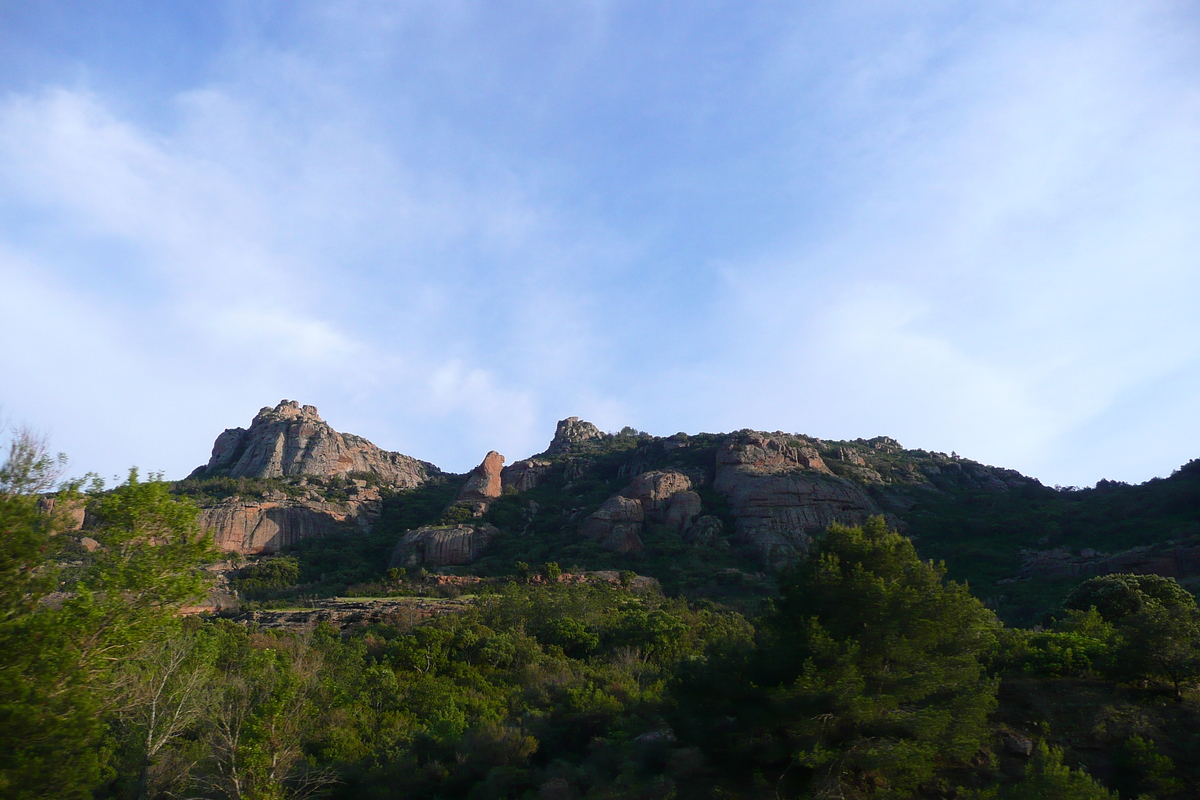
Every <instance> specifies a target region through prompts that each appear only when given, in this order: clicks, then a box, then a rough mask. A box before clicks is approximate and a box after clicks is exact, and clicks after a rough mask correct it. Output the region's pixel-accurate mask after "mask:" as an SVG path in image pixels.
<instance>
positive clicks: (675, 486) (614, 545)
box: [190, 400, 1032, 569]
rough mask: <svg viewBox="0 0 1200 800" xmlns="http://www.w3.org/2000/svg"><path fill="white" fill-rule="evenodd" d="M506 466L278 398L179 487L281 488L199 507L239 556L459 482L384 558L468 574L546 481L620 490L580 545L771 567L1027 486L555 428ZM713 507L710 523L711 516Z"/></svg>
mask: <svg viewBox="0 0 1200 800" xmlns="http://www.w3.org/2000/svg"><path fill="white" fill-rule="evenodd" d="M504 462H505V459H504V456H502V455H500V454H499V453H497V452H495V451H492V452H490V453H488V454H487V455H486V456H485V457H484V459H483V461H482V462H481V463H480V465H479V466H478V467H476V468H475V469H474V470H473V471H472V472H471V473H469V474H468V475H466V476H465V478H464V477H461V476H454V475H450V474H447V473H444V472H442V471H441V470H440V469H438V468H437V467H436V466H434V465H433V464H430V463H428V462H424V461H420V460H418V459H416V458H413V457H411V456H406V455H403V454H400V453H395V452H389V451H385V450H382V449H381V448H379V447H377V446H375V445H374V444H372V443H371V442H369V441H367V440H366V439H363V438H362V437H359V436H355V435H353V434H348V433H340V432H338V431H336V430H334V429H333V428H332V427H331V426H330V425H329V424H328V423H326V422H325V421H324V420H323V419H321V417H320V416H319V414H318V412H317V409H316V408H315V407H314V406H310V405H301V404H300V403H298V402H296V401H293V400H284V401H281V402H280V403H279V404H278V405H276V406H275V407H273V408H272V407H266V408H263V409H262V410H260V411H259V412H258V414H257V415H256V416H255V418H254V420H253V421H252V423H251V424H250V426H249V428H231V429H228V430H226V431H224V432H223V433H222V434H220V435H219V436H218V437H217V439H216V442H215V443H214V445H213V450H212V455H211V457H210V459H209V461H208V463H207V464H205V465H204V466H202V467H200V468H198V469H197V470H195V472H193V473H192V476H191V478H190V480H193V481H197V482H200V483H202V484H203V483H205V482H208V483H212V482H214V481H216V482H219V481H221V480H222V479H248V480H254V481H276V482H282V484H281V485H282V489H279V488H275V489H272V490H270V491H266V492H264V493H261V494H260V495H259V496H257V497H246V496H242V495H238V494H235V495H233V496H229V497H224V498H221V499H216V500H213V501H208V502H202V514H201V524H202V526H203V527H204V528H205V529H207V530H208V531H210V532H211V533H212V534H213V537H214V540H215V541H216V543H217V545H218V546H219V547H221V548H222V549H225V550H229V551H234V552H239V553H242V554H248V555H249V554H263V553H272V552H276V551H278V550H280V549H283V548H286V547H289V546H292V545H294V544H295V543H297V542H299V541H301V540H305V539H309V538H313V537H322V536H328V535H332V534H336V533H347V532H352V531H355V530H359V531H363V532H366V531H369V530H370V529H371V528H372V526H373V524H374V522H375V520H376V519H377V518H378V516H379V513H380V508H381V504H382V502H383V500H384V498H385V495H387V496H392V495H394V493H395V492H402V491H405V490H414V489H417V488H419V487H421V486H423V485H426V484H427V483H429V482H431V481H433V482H445V481H461V485H460V487H459V489H458V491H457V494H456V495H455V498H454V500H453V502H452V503H451V504H450V505H449V506H448V508H447V510H446V513H445V514H444V515H443V519H442V520H440V521H434V522H435V523H436V524H432V525H425V526H418V527H416V528H413V529H411V530H409V531H406V532H405V533H404V536H403V537H401V539H400V540H399V541H398V542H397V544H396V552H395V553H393V556H392V558H391V561H392V562H393V563H394V564H399V563H404V564H410V565H411V564H415V563H426V564H429V565H431V566H435V567H438V566H449V565H465V564H470V563H473V562H475V561H476V560H478V559H479V558H480V557H481V556H482V555H483V554H484V553H485V552H486V551H487V549H488V546H489V544H490V543H491V541H492V540H493V539H494V538H495V537H496V536H497V535H502V534H504V533H505V531H504V527H505V526H503V525H501V526H499V527H497V526H496V525H495V524H494V521H492V520H489V519H485V517H486V516H487V515H488V512H489V509H490V508H492V506H493V505H494V504H496V503H497V501H499V500H500V499H501V498H502V497H505V496H509V495H522V494H525V493H529V492H531V491H534V490H536V489H537V488H538V487H540V486H542V485H543V484H545V483H546V482H547V481H552V482H556V485H560V486H561V491H562V492H563V493H565V494H567V495H569V494H570V493H571V492H572V491H573V490H576V491H577V490H578V488H579V487H589V488H591V487H595V486H596V485H597V484H599V483H600V482H608V483H612V482H613V481H614V480H619V481H621V482H622V484H623V485H622V486H620V487H614V491H612V493H611V494H610V495H609V496H608V497H607V499H603V500H601V501H600V502H598V503H596V504H595V506H594V507H580V508H577V509H575V510H573V511H571V512H569V513H568V519H567V527H570V528H571V529H572V530H573V531H574V532H575V535H576V536H577V538H578V539H580V540H587V541H591V542H593V543H595V544H596V545H598V546H599V547H600V548H601V549H602V550H605V551H609V552H613V553H617V554H638V553H641V552H643V551H644V550H645V547H646V545H645V542H644V541H643V536H644V534H645V533H646V532H647V531H648V530H654V531H668V532H670V533H671V534H673V535H678V536H680V537H682V538H683V539H684V540H685V541H688V542H692V543H694V544H695V545H696V546H699V547H718V548H720V547H725V548H739V549H740V550H741V551H744V552H746V553H750V554H753V557H754V558H755V559H756V560H757V561H758V562H759V563H760V564H761V565H762V566H763V567H766V568H768V569H779V568H781V567H783V566H785V565H787V564H788V563H790V562H792V561H794V560H795V559H796V558H802V557H803V556H804V555H805V553H806V552H807V550H808V545H809V542H810V540H811V537H812V535H814V534H815V533H817V532H819V531H821V530H823V529H824V528H826V527H827V526H828V525H829V524H831V523H834V522H840V523H844V524H858V523H861V522H862V521H864V520H865V519H866V518H867V517H868V516H871V515H873V514H879V513H888V514H891V515H892V516H893V518H894V521H895V523H896V524H899V525H902V524H903V522H902V521H901V520H900V519H899V518H898V517H895V513H894V512H895V511H896V510H897V509H902V508H904V507H905V506H906V504H911V496H912V494H913V492H918V493H919V492H921V491H938V488H937V486H936V485H935V484H936V482H937V481H938V480H940V481H942V482H945V481H946V480H948V479H952V480H957V481H958V482H960V483H961V482H966V483H972V482H974V485H976V486H978V487H982V488H985V489H989V490H993V491H1006V490H1007V489H1008V488H1009V487H1010V486H1020V485H1024V484H1025V483H1027V482H1029V481H1031V480H1032V479H1029V478H1025V477H1024V476H1020V475H1018V474H1017V473H1013V472H1011V471H1007V470H997V469H995V468H990V467H983V466H982V465H978V464H975V463H974V462H968V461H965V460H963V459H957V458H950V457H946V456H943V455H941V454H936V453H933V454H927V453H922V452H921V451H906V450H904V449H903V448H902V447H901V446H900V445H899V443H897V442H895V440H893V439H890V438H887V437H877V438H875V439H870V440H857V441H856V442H836V443H827V442H824V441H822V440H820V439H815V438H812V437H807V436H802V435H798V434H788V433H783V432H779V431H777V432H774V433H764V432H756V431H748V430H743V431H738V432H735V433H732V434H728V435H721V434H699V435H697V436H689V435H687V434H683V433H679V434H675V435H674V436H670V437H654V436H650V435H648V434H641V433H637V432H634V431H633V430H632V429H626V430H625V431H622V432H621V433H618V434H611V433H604V432H603V431H601V430H599V429H598V428H597V427H596V426H595V425H593V424H591V423H589V422H586V421H584V420H581V419H579V418H578V417H568V418H567V419H564V420H562V421H560V422H559V423H558V425H557V427H556V430H555V434H554V437H553V439H552V440H551V442H550V444H549V446H548V447H547V448H546V450H545V451H544V452H543V453H541V454H539V455H537V456H533V457H531V458H527V459H523V460H520V461H517V462H515V463H513V464H511V465H508V466H505V464H504ZM592 490H593V491H594V490H595V489H594V488H593V489H592ZM704 493H706V494H704ZM705 496H707V497H708V500H707V501H706V500H705ZM713 503H717V504H718V505H720V506H721V509H720V512H721V513H717V511H718V510H717V509H716V508H715V507H713V508H709V506H712V505H713ZM533 505H534V506H536V505H537V504H536V502H534V503H533ZM533 513H535V514H536V513H537V512H536V511H535V512H533ZM722 515H723V516H722ZM723 517H724V518H723ZM525 527H526V528H528V526H525Z"/></svg>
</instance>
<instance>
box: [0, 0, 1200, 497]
mask: <svg viewBox="0 0 1200 800" xmlns="http://www.w3.org/2000/svg"><path fill="white" fill-rule="evenodd" d="M214 18H217V17H216V16H215V17H214ZM219 20H220V24H219V25H216V27H215V28H214V29H215V30H217V31H218V32H219V35H218V36H216V37H215V38H213V39H212V40H211V41H208V42H207V44H206V47H207V48H208V50H206V51H205V55H204V58H203V60H202V61H201V62H198V63H201V66H198V67H197V66H193V68H192V69H191V70H190V71H189V72H187V74H186V75H184V74H183V73H182V72H181V73H180V75H179V76H178V78H177V80H175V82H174V83H172V82H171V76H166V77H162V78H161V79H159V80H158V82H157V83H155V84H154V85H155V86H158V87H160V89H159V91H160V93H159V94H156V95H153V96H150V97H140V96H137V95H135V94H134V93H133V92H132V90H130V91H129V92H124V93H123V92H122V91H121V90H120V87H122V86H124V85H128V86H135V85H136V86H139V87H143V86H146V85H147V84H146V83H145V82H139V81H136V80H134V78H133V77H132V76H131V73H130V72H129V71H130V70H135V69H141V70H145V69H147V68H148V67H147V62H146V61H145V60H144V58H141V57H140V56H138V55H137V54H136V53H131V54H129V55H128V56H127V57H126V58H125V59H124V60H121V59H117V61H116V62H112V59H113V58H114V57H112V56H106V58H108V59H109V61H105V62H104V63H105V64H108V66H106V67H104V69H107V70H108V71H107V72H105V71H103V70H102V68H101V67H99V66H94V67H92V69H93V72H92V73H91V74H92V77H91V78H88V79H80V80H79V82H78V83H75V84H63V83H62V81H61V80H58V81H57V82H55V81H51V80H49V79H48V80H47V81H46V82H45V84H44V85H42V86H41V87H40V88H37V89H23V90H22V91H19V92H10V93H9V94H7V95H6V96H4V97H3V98H2V99H0V207H2V208H3V209H4V214H3V215H2V217H0V270H3V273H2V274H3V275H4V279H5V287H6V289H8V288H9V287H12V288H11V290H10V291H6V292H5V296H4V298H3V300H0V302H3V303H4V304H5V305H4V308H5V309H6V311H7V313H6V314H5V316H4V318H3V320H0V332H2V333H3V335H5V336H7V337H9V340H10V341H11V340H20V337H21V334H22V331H23V330H27V329H28V327H29V326H35V325H37V324H38V321H39V320H44V321H47V324H48V325H49V326H50V327H51V328H52V329H53V330H52V331H51V332H49V333H48V334H47V335H45V336H43V337H41V338H39V339H35V340H34V341H32V342H29V343H28V344H27V345H26V346H25V347H24V348H22V352H21V353H6V354H0V369H3V370H5V371H7V372H8V374H10V375H13V376H14V380H12V382H11V383H10V384H9V385H6V386H4V387H3V393H4V395H5V396H4V398H3V400H4V401H5V407H6V410H7V411H8V412H9V413H10V414H13V415H18V416H20V415H26V416H28V417H29V418H30V419H29V421H30V422H32V423H34V424H38V425H41V426H43V427H47V428H51V429H54V430H69V434H68V435H67V436H66V438H64V439H62V440H56V446H58V447H61V448H62V449H67V450H70V451H72V452H73V454H74V455H75V456H76V458H77V460H78V461H80V462H81V463H82V464H83V465H84V466H96V467H98V468H101V469H102V470H104V471H114V470H116V469H118V468H119V467H120V466H122V465H125V464H128V463H133V462H138V463H142V464H143V465H145V466H148V467H152V466H154V467H162V468H166V469H168V470H169V471H171V472H173V473H175V474H178V473H179V472H182V471H186V469H188V468H190V467H191V466H193V465H194V464H195V463H199V462H200V461H203V460H204V456H205V454H206V450H207V446H208V444H209V441H210V440H211V438H212V436H213V435H214V434H215V433H216V432H217V431H219V430H220V429H221V428H223V427H225V426H228V425H234V424H245V422H246V420H248V419H249V417H250V415H252V414H253V412H254V410H255V409H257V408H258V407H259V406H261V405H262V404H264V403H268V402H275V401H276V400H277V399H279V398H280V397H285V396H286V397H292V398H296V399H301V400H304V401H305V402H312V403H315V404H317V405H319V406H320V407H321V410H322V412H323V413H324V414H325V415H326V417H327V418H330V419H331V421H333V422H334V423H335V424H337V425H338V426H339V427H341V428H343V429H349V430H354V431H355V432H357V433H361V434H363V435H367V436H369V437H370V438H373V439H375V440H376V441H377V442H378V443H379V444H381V445H383V446H385V447H391V448H395V449H401V450H404V451H405V452H409V453H412V454H413V455H417V456H419V457H422V458H427V459H430V460H434V461H436V462H438V463H439V464H442V465H443V466H447V467H450V468H457V469H466V468H468V467H470V466H471V465H473V464H474V463H476V462H477V461H478V460H479V458H480V457H482V455H483V453H484V452H486V450H488V449H491V448H497V449H501V450H502V451H504V452H506V455H509V456H510V458H511V457H517V456H522V455H525V454H528V453H530V452H533V451H535V450H538V449H541V447H543V446H544V445H545V443H546V440H547V438H548V436H549V434H550V433H551V432H552V426H553V422H554V420H555V419H556V418H558V417H561V416H566V415H567V414H570V413H578V414H582V415H584V416H590V417H592V418H594V420H595V421H596V422H598V423H599V424H601V425H602V426H603V427H608V428H616V427H620V426H621V425H623V424H626V423H629V424H633V425H635V426H638V427H643V428H647V429H651V430H655V431H656V432H659V433H672V432H674V431H675V430H679V429H681V428H682V429H685V430H701V429H707V430H714V429H729V428H738V427H743V426H754V427H767V428H772V429H774V428H790V429H794V430H800V431H805V432H808V433H812V434H814V435H824V436H830V437H833V436H839V437H840V436H859V435H862V436H870V435H875V434H879V433H887V434H890V435H893V436H897V437H898V438H900V439H901V440H902V441H903V442H904V443H905V444H908V445H910V446H921V447H931V448H938V449H943V450H950V449H955V450H958V451H959V452H962V453H965V454H967V455H970V456H972V457H976V458H980V459H983V460H987V461H992V462H995V463H1001V464H1005V465H1008V466H1014V467H1018V468H1021V469H1024V470H1026V471H1029V472H1032V473H1034V474H1036V475H1038V476H1040V477H1043V478H1045V479H1046V480H1048V481H1050V482H1052V483H1085V482H1087V483H1090V482H1092V481H1094V480H1095V479H1097V478H1099V477H1104V476H1108V477H1118V478H1126V479H1142V478H1145V477H1149V476H1150V475H1151V474H1155V473H1161V472H1163V471H1165V470H1166V469H1169V468H1170V467H1171V466H1172V465H1174V464H1177V463H1179V462H1181V461H1183V460H1185V459H1186V458H1189V457H1192V456H1195V455H1198V454H1200V452H1198V450H1197V444H1198V443H1200V439H1198V437H1197V434H1200V423H1192V422H1190V421H1189V420H1190V418H1191V417H1193V416H1194V415H1184V414H1181V413H1179V406H1178V405H1177V404H1173V403H1170V402H1165V401H1164V399H1163V393H1164V392H1165V393H1168V394H1174V393H1179V392H1184V391H1192V390H1193V389H1195V388H1200V386H1197V385H1196V384H1198V383H1200V375H1197V370H1196V365H1197V364H1198V363H1200V344H1197V342H1200V336H1198V335H1197V334H1200V322H1197V321H1196V316H1195V314H1194V311H1193V309H1194V306H1195V303H1196V301H1197V299H1200V263H1198V262H1197V258H1198V257H1197V256H1196V255H1195V254H1196V253H1198V252H1200V247H1198V245H1200V215H1198V214H1197V213H1196V212H1197V210H1198V209H1200V189H1198V188H1197V187H1200V156H1198V155H1197V154H1196V151H1195V142H1196V141H1198V140H1200V104H1197V102H1196V100H1197V93H1198V90H1197V89H1196V86H1197V83H1196V80H1195V78H1196V73H1197V67H1198V66H1200V57H1198V56H1196V53H1197V52H1200V48H1198V47H1197V46H1196V45H1197V41H1196V40H1197V32H1198V29H1197V25H1196V20H1195V19H1194V18H1193V17H1192V16H1190V15H1189V13H1188V11H1187V9H1185V8H1182V7H1180V6H1178V5H1173V4H1171V3H1165V2H1164V3H1148V4H1139V5H1136V6H1131V5H1129V4H1119V3H1100V4H1095V3H1089V4H1084V3H1075V2H1057V3H1049V4H1047V3H1024V4H1022V3H1017V4H1006V5H1004V6H1002V7H1001V6H980V5H978V4H969V3H955V2H939V3H932V2H931V3H916V4H913V3H862V4H851V5H843V6H838V7H836V8H834V7H793V6H788V5H786V4H776V3H772V2H763V3H753V4H750V6H747V7H744V8H741V9H740V10H739V11H738V12H737V13H732V12H730V11H728V10H726V9H724V8H722V7H719V6H705V7H704V8H701V9H693V8H689V9H687V10H686V11H685V10H683V9H681V8H677V9H672V8H669V7H664V8H661V9H657V10H656V9H650V8H647V7H644V6H638V5H636V4H626V3H611V2H599V3H597V2H592V3H568V4H542V5H538V6H535V7H532V8H531V9H529V10H528V11H527V13H526V14H523V15H521V16H520V17H517V16H515V15H512V14H510V13H507V12H505V13H500V12H499V11H497V10H496V9H490V8H488V7H486V6H483V7H481V6H477V5H471V4H463V3H427V4H420V3H417V4H407V5H404V6H396V5H395V4H387V3H375V2H356V3H327V2H305V3H296V4H286V5H283V4H281V5H278V6H264V7H261V8H257V7H256V8H254V9H250V8H248V7H244V6H240V5H230V6H229V7H228V8H225V9H224V10H223V11H222V12H221V14H220V15H219ZM185 29H186V26H181V27H180V30H181V31H182V30H185ZM78 58H79V59H80V60H81V61H82V62H83V63H85V64H89V66H90V63H89V61H88V59H89V58H90V56H89V54H88V53H80V54H79V56H78ZM93 60H96V59H93ZM110 62H112V63H117V62H119V64H118V66H112V64H111V63H110ZM96 63H99V60H96ZM121 69H125V70H127V72H126V73H124V74H122V73H121V72H120V70H121ZM83 74H88V73H87V72H86V71H85V72H84V73H83ZM162 86H170V87H171V88H170V91H165V90H162V89H161V87H162ZM14 337H16V338H15V339H14ZM64 371H65V373H66V374H68V375H70V376H72V378H71V380H72V381H74V382H75V383H76V384H77V385H79V386H80V388H81V389H84V390H85V392H86V394H87V395H88V407H89V408H91V409H93V410H94V411H93V413H102V414H103V415H104V416H105V417H106V419H108V420H110V422H109V423H108V424H106V425H103V426H97V425H92V424H85V423H84V422H63V420H67V419H69V418H70V416H71V414H72V413H74V412H73V409H75V408H76V399H75V396H74V394H73V393H71V392H65V393H64V392H61V391H59V390H58V389H57V387H58V386H59V385H60V380H61V376H62V374H63V373H64ZM85 387H86V388H85ZM97 409H98V410H99V411H98V412H97V411H95V410H97ZM1184 417H1187V418H1184ZM184 419H186V422H184V421H181V420H184ZM147 430H157V431H160V432H161V431H170V434H169V436H166V437H164V436H163V435H162V434H161V433H154V434H151V433H146V431H147ZM1129 431H1138V432H1139V433H1138V437H1141V438H1142V439H1146V440H1149V441H1153V442H1154V444H1153V446H1149V445H1147V446H1143V447H1138V448H1133V449H1134V450H1136V453H1133V454H1130V455H1128V456H1126V457H1124V458H1123V459H1122V460H1121V462H1120V466H1119V468H1118V469H1115V471H1114V465H1113V463H1112V461H1111V460H1110V459H1105V458H1103V457H1101V456H1100V455H1097V454H1102V453H1104V452H1105V447H1106V445H1105V444H1104V443H1105V442H1108V443H1110V444H1109V445H1107V446H1110V447H1111V448H1122V449H1123V450H1126V451H1129V450H1131V448H1130V447H1129V442H1130V441H1131V440H1130V438H1129V436H1130V434H1129V433H1128V432H1129ZM147 459H151V460H153V463H151V461H148V460H147Z"/></svg>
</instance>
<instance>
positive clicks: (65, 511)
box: [38, 495, 87, 531]
mask: <svg viewBox="0 0 1200 800" xmlns="http://www.w3.org/2000/svg"><path fill="white" fill-rule="evenodd" d="M38 511H40V512H41V513H43V514H45V515H46V516H48V517H57V520H56V523H57V525H58V526H59V527H58V529H59V530H64V531H77V530H79V529H80V528H82V527H83V524H84V522H85V521H86V519H87V499H86V498H83V497H78V498H75V499H72V500H63V499H62V498H59V497H55V496H54V495H47V496H45V497H41V498H39V499H38Z"/></svg>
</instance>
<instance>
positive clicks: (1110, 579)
mask: <svg viewBox="0 0 1200 800" xmlns="http://www.w3.org/2000/svg"><path fill="white" fill-rule="evenodd" d="M1195 605H1196V598H1195V597H1193V596H1192V594H1191V593H1190V592H1188V591H1187V590H1186V589H1184V588H1183V587H1182V586H1180V585H1179V584H1178V583H1177V582H1176V581H1175V579H1174V578H1165V577H1163V576H1162V575H1134V574H1130V573H1120V572H1114V573H1112V574H1110V575H1098V576H1096V577H1095V578H1089V579H1088V580H1086V581H1084V582H1083V583H1081V584H1079V585H1078V586H1076V587H1075V588H1074V589H1072V590H1071V592H1070V593H1069V594H1068V595H1067V597H1066V599H1065V600H1064V601H1063V607H1064V608H1068V609H1078V610H1079V611H1087V610H1088V609H1089V608H1095V609H1096V611H1098V612H1099V613H1100V616H1102V617H1103V618H1104V619H1105V620H1106V621H1108V622H1113V621H1115V620H1118V619H1120V618H1121V617H1126V616H1129V615H1130V614H1138V613H1140V612H1142V611H1145V610H1146V609H1148V608H1153V607H1168V606H1189V607H1193V608H1194V607H1195Z"/></svg>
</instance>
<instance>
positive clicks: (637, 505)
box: [579, 470, 700, 553]
mask: <svg viewBox="0 0 1200 800" xmlns="http://www.w3.org/2000/svg"><path fill="white" fill-rule="evenodd" d="M699 513H700V495H698V494H696V493H695V492H693V491H692V479H691V478H689V477H688V476H687V475H684V474H683V473H682V472H677V471H675V470H657V471H654V472H644V473H642V474H641V475H638V476H637V477H636V478H634V479H633V481H632V482H631V483H630V484H629V485H628V486H626V487H625V488H624V489H623V490H622V491H621V492H620V493H619V494H616V495H614V496H613V497H610V498H609V499H608V500H606V501H605V502H604V504H603V505H602V506H600V508H599V509H597V510H596V511H595V512H594V513H593V514H591V515H590V516H588V517H587V518H586V519H584V520H583V522H582V523H581V524H580V526H579V533H580V535H582V536H586V537H587V538H589V539H593V540H595V541H597V542H599V543H600V546H601V547H603V548H605V549H606V550H613V551H615V552H618V553H635V552H639V551H641V550H642V549H643V547H644V545H643V543H642V538H641V537H642V532H643V530H644V526H645V523H647V522H651V523H657V524H661V525H668V526H670V527H672V528H674V529H675V530H676V531H680V532H682V531H684V530H686V529H687V527H688V526H689V525H691V523H692V520H694V519H695V518H696V516H697V515H698V514H699Z"/></svg>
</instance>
